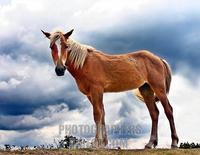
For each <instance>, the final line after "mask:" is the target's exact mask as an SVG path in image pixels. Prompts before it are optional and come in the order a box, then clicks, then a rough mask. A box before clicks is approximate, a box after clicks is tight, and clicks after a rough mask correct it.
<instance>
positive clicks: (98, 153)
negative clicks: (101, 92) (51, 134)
mask: <svg viewBox="0 0 200 155" xmlns="http://www.w3.org/2000/svg"><path fill="white" fill-rule="evenodd" d="M8 154H12V155H14V154H24V155H28V154H32V155H42V154H48V155H63V154H67V155H200V149H174V150H172V149H152V150H144V149H138V150H111V149H102V150H95V149H70V150H69V149H54V150H45V149H40V150H24V151H0V155H8Z"/></svg>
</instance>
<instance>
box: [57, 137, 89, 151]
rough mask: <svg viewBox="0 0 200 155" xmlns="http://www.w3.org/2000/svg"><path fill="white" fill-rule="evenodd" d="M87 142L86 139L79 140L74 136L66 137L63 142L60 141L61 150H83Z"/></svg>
mask: <svg viewBox="0 0 200 155" xmlns="http://www.w3.org/2000/svg"><path fill="white" fill-rule="evenodd" d="M86 142H87V141H86V140H85V139H78V138H76V137H74V136H72V135H70V136H69V135H66V136H65V137H64V139H63V140H60V141H59V147H60V148H67V149H70V148H81V147H82V145H83V144H85V143H86Z"/></svg>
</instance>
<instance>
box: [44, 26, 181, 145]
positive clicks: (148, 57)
mask: <svg viewBox="0 0 200 155" xmlns="http://www.w3.org/2000/svg"><path fill="white" fill-rule="evenodd" d="M41 31H42V33H43V34H44V35H45V36H46V37H47V38H48V39H49V40H50V49H51V54H52V58H53V62H54V64H55V72H56V74H57V76H63V75H64V73H65V70H68V72H69V73H70V74H71V75H72V76H73V78H74V79H75V81H76V84H77V86H78V88H79V90H80V91H81V92H82V93H83V94H84V95H86V96H87V98H88V99H89V101H90V103H91V105H92V107H93V116H94V122H95V124H96V135H95V141H94V145H93V146H94V147H97V148H100V147H105V146H106V145H107V144H108V140H107V133H106V126H105V119H104V118H105V111H104V104H103V94H104V93H105V92H122V91H127V90H133V89H134V90H137V92H136V96H137V97H139V98H140V99H141V100H142V101H144V103H145V104H146V106H147V109H148V111H149V114H150V117H151V121H152V127H151V135H150V139H149V141H148V143H147V144H146V145H145V148H153V147H156V145H157V143H158V136H157V128H158V116H159V110H158V108H157V105H156V103H157V101H160V102H161V104H162V106H163V108H164V111H165V114H166V116H167V118H168V120H169V124H170V129H171V138H172V143H171V148H177V145H178V141H179V139H178V136H177V133H176V128H175V123H174V117H173V108H172V106H171V105H170V102H169V100H168V97H167V94H168V93H169V90H170V83H171V78H172V75H171V68H170V66H169V64H168V63H167V61H165V60H164V59H162V58H160V57H158V56H156V55H155V54H153V53H151V52H150V51H147V50H140V51H135V52H131V53H127V54H118V55H109V54H106V53H105V52H102V51H99V50H97V49H95V48H93V47H91V46H88V45H84V44H81V43H79V42H77V41H75V40H73V39H72V38H71V34H72V33H73V29H72V30H71V31H68V32H67V33H64V32H63V31H61V30H58V31H55V32H51V33H49V32H45V31H43V30H41Z"/></svg>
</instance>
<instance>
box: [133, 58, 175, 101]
mask: <svg viewBox="0 0 200 155" xmlns="http://www.w3.org/2000/svg"><path fill="white" fill-rule="evenodd" d="M161 61H162V62H163V64H164V66H165V87H166V93H167V94H168V93H169V90H170V85H171V80H172V72H171V68H170V66H169V64H168V63H167V61H166V60H164V59H161ZM133 93H134V94H135V96H136V97H137V98H138V99H139V100H141V101H142V102H144V98H143V96H142V95H141V93H140V91H139V89H135V90H133ZM154 96H155V102H158V101H159V99H158V98H157V96H156V95H154Z"/></svg>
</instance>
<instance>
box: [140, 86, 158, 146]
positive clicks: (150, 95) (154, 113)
mask: <svg viewBox="0 0 200 155" xmlns="http://www.w3.org/2000/svg"><path fill="white" fill-rule="evenodd" d="M139 91H140V93H141V95H142V97H143V98H144V101H145V103H146V106H147V108H148V110H149V114H150V116H151V120H152V128H151V137H150V140H149V142H148V144H146V145H145V148H152V147H155V146H156V145H157V143H158V134H157V128H158V115H159V111H158V108H157V106H156V103H155V97H154V92H153V91H152V89H151V88H150V86H149V85H148V84H144V85H143V86H141V87H140V88H139Z"/></svg>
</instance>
